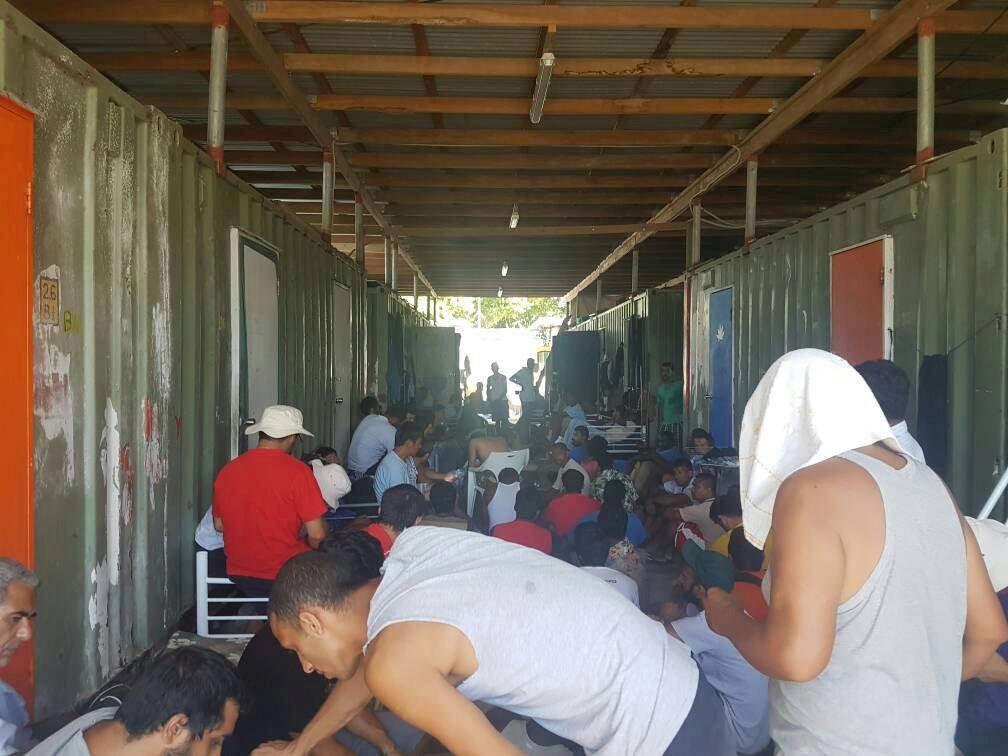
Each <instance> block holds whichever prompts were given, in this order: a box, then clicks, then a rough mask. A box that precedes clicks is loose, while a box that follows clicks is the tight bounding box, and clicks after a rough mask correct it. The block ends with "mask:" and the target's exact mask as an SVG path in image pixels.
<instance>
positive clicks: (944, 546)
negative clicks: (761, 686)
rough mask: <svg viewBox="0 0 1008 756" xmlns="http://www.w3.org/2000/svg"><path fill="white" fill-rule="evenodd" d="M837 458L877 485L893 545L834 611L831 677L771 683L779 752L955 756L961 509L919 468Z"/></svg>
mask: <svg viewBox="0 0 1008 756" xmlns="http://www.w3.org/2000/svg"><path fill="white" fill-rule="evenodd" d="M840 456H841V457H843V458H844V459H846V460H848V461H850V462H853V463H854V464H856V465H858V466H860V467H862V468H863V469H864V470H866V471H867V472H868V473H869V474H870V475H871V476H872V478H874V479H875V482H876V483H877V484H878V487H879V490H880V491H881V493H882V503H883V506H884V507H885V525H886V536H885V545H884V546H883V548H882V556H881V558H880V560H879V563H878V565H876V567H875V569H874V571H873V572H872V573H871V575H870V576H869V577H868V579H867V580H866V581H865V584H864V585H863V586H862V587H861V589H860V590H859V591H858V592H857V593H856V594H855V595H854V596H852V597H851V598H850V599H849V600H847V601H845V602H844V603H843V604H841V605H840V606H839V607H838V609H837V629H836V641H835V642H834V645H833V656H832V658H831V659H830V661H829V664H828V666H827V667H826V669H825V670H824V671H823V673H822V674H821V675H819V677H817V678H816V679H814V680H812V681H810V682H807V683H792V682H781V681H778V680H771V681H770V711H771V734H772V735H773V738H774V740H775V741H776V742H777V746H778V753H779V754H786V755H787V756H791V755H792V754H801V756H807V755H808V754H829V756H848V755H849V756H895V755H897V754H899V755H902V754H907V755H908V756H910V755H912V756H931V755H932V754H933V755H934V756H951V754H953V753H954V752H955V748H954V746H953V742H952V740H953V735H954V733H955V726H956V718H957V711H956V702H957V700H958V697H959V680H960V677H961V676H962V640H963V631H964V629H965V626H966V544H965V540H964V538H963V533H962V528H961V526H960V524H959V518H958V516H957V515H956V510H955V507H954V505H953V503H952V500H951V499H950V497H949V495H948V492H947V491H946V489H945V487H944V486H943V485H942V483H941V480H940V479H939V478H938V476H937V475H936V474H935V473H934V472H933V471H932V470H931V469H930V468H928V467H926V466H924V465H922V464H920V463H919V462H915V461H913V460H909V459H908V460H907V465H906V466H905V467H904V468H903V469H902V470H894V469H893V468H891V467H890V466H889V465H887V464H885V463H883V462H880V461H879V460H877V459H874V458H873V457H869V456H867V455H864V454H860V453H858V452H848V453H846V454H842V455H840ZM767 577H768V578H769V575H768V576H767ZM768 589H769V580H767V581H765V582H764V591H767V590H768Z"/></svg>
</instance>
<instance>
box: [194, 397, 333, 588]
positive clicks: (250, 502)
mask: <svg viewBox="0 0 1008 756" xmlns="http://www.w3.org/2000/svg"><path fill="white" fill-rule="evenodd" d="M303 422H304V419H303V417H302V415H301V411H300V410H297V409H295V408H294V407H287V406H284V405H276V406H273V407H267V408H266V409H265V410H264V411H263V413H262V420H260V421H259V422H258V423H256V424H255V425H252V426H250V427H249V428H248V430H246V431H245V433H246V435H249V436H251V435H254V434H258V435H259V445H258V446H257V447H256V448H255V449H249V450H248V451H247V452H245V453H244V454H242V455H241V456H240V457H238V458H237V459H233V460H231V461H230V462H228V463H227V464H226V465H224V467H223V468H222V469H221V471H220V472H219V473H217V480H216V481H214V497H213V518H214V526H215V527H216V528H217V530H219V531H220V532H222V533H223V534H224V555H225V557H227V574H228V577H229V578H231V580H232V582H234V583H235V585H237V586H238V587H239V588H241V590H242V591H243V592H244V593H245V595H246V596H248V597H249V598H266V597H268V596H269V591H270V587H271V586H272V585H273V580H274V578H276V574H277V571H278V570H279V569H280V567H281V566H282V565H283V563H284V562H286V561H287V560H288V559H290V558H291V557H293V556H297V555H298V554H301V553H304V552H306V551H310V550H311V549H312V548H315V547H316V546H318V545H319V544H320V543H322V540H323V539H324V538H325V536H326V525H325V521H324V520H323V519H322V515H324V514H325V513H326V512H327V511H328V510H327V507H326V503H325V501H324V500H323V498H322V492H321V491H320V490H319V486H318V483H317V482H316V480H315V475H314V474H313V473H312V471H311V468H310V467H308V466H307V465H305V464H304V463H302V462H300V461H298V460H297V459H295V458H294V457H293V456H291V453H292V451H293V450H294V446H295V445H296V444H297V442H298V437H299V436H311V435H312V434H311V433H309V432H308V431H306V430H305V429H304V426H303ZM302 532H306V533H307V538H305V537H304V536H303V535H302Z"/></svg>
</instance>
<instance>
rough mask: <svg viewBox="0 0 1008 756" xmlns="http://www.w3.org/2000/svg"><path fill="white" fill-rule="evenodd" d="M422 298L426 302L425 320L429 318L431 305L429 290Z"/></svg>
mask: <svg viewBox="0 0 1008 756" xmlns="http://www.w3.org/2000/svg"><path fill="white" fill-rule="evenodd" d="M424 299H426V300H427V303H426V309H427V320H430V319H431V309H430V306H431V295H430V292H429V291H428V292H427V296H426V297H424Z"/></svg>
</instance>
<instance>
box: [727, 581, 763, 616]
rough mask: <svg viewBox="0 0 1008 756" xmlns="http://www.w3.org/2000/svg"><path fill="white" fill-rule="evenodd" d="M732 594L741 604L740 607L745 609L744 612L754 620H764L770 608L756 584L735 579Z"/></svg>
mask: <svg viewBox="0 0 1008 756" xmlns="http://www.w3.org/2000/svg"><path fill="white" fill-rule="evenodd" d="M732 595H733V596H734V597H735V598H737V599H738V602H739V603H740V604H742V608H743V609H745V611H746V614H748V615H749V616H750V617H752V618H753V619H754V620H758V621H760V622H765V621H766V618H767V614H769V613H770V609H769V608H768V607H767V603H766V600H765V599H764V598H763V591H762V589H761V588H760V587H759V586H758V585H753V584H752V583H743V582H741V581H739V580H736V581H735V588H733V589H732Z"/></svg>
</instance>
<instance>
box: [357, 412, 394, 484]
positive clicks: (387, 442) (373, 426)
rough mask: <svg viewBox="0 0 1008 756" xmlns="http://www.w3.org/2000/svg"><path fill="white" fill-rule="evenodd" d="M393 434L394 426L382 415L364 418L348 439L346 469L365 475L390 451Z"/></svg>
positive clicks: (392, 443)
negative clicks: (348, 448)
mask: <svg viewBox="0 0 1008 756" xmlns="http://www.w3.org/2000/svg"><path fill="white" fill-rule="evenodd" d="M395 434H396V429H395V426H394V425H392V423H390V422H389V421H388V418H386V417H385V416H384V415H368V416H367V417H365V418H364V419H363V420H361V421H360V423H359V424H358V425H357V428H356V429H355V430H354V434H353V438H352V439H350V450H349V452H347V467H348V468H349V469H351V470H353V471H354V472H356V473H358V474H361V473H366V472H367V471H368V470H370V469H371V468H372V467H374V466H375V465H376V464H378V462H380V461H381V458H382V457H383V456H384V455H385V454H387V453H390V452H391V451H392V448H393V447H394V446H395Z"/></svg>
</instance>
